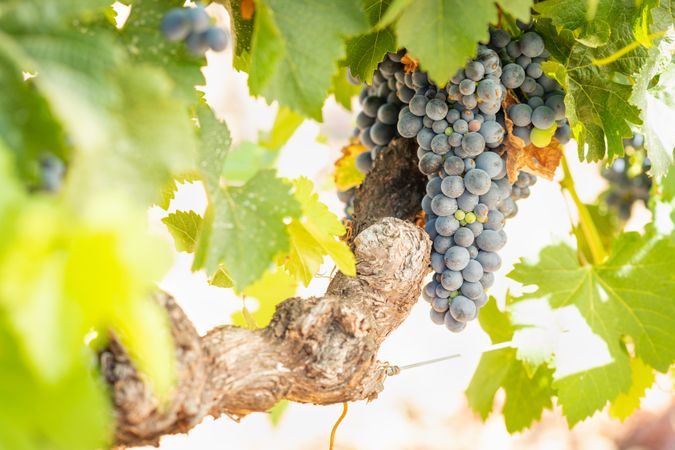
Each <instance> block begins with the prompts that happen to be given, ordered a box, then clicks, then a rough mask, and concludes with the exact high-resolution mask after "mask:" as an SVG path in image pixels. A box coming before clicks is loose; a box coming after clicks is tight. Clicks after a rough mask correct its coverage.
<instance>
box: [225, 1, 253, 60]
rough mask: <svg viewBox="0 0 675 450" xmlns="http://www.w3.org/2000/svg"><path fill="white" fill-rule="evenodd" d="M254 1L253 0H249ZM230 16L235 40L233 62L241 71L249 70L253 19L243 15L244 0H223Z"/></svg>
mask: <svg viewBox="0 0 675 450" xmlns="http://www.w3.org/2000/svg"><path fill="white" fill-rule="evenodd" d="M248 1H249V2H250V3H253V1H252V0H248ZM223 3H224V5H225V8H227V12H228V13H229V16H230V29H231V30H232V38H233V40H234V55H233V58H232V63H233V65H234V68H235V69H237V70H240V71H242V70H243V71H248V70H249V64H250V62H251V37H252V35H253V19H249V20H247V19H244V18H243V17H242V15H241V3H242V0H223Z"/></svg>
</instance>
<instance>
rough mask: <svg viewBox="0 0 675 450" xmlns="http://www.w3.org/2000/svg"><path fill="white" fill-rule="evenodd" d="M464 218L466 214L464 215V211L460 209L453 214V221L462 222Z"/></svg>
mask: <svg viewBox="0 0 675 450" xmlns="http://www.w3.org/2000/svg"><path fill="white" fill-rule="evenodd" d="M465 217H466V213H465V212H464V211H462V210H461V209H458V210H457V211H456V212H455V219H457V220H464V218H465Z"/></svg>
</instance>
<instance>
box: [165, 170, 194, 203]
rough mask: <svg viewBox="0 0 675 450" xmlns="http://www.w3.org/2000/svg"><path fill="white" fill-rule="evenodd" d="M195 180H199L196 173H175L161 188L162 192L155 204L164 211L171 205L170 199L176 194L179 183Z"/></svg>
mask: <svg viewBox="0 0 675 450" xmlns="http://www.w3.org/2000/svg"><path fill="white" fill-rule="evenodd" d="M195 181H199V175H198V174H197V173H184V174H181V175H177V176H176V177H174V178H173V179H172V180H170V181H169V182H168V183H166V184H165V185H164V187H163V188H162V193H161V195H160V197H159V200H158V201H157V206H159V207H160V208H162V209H163V210H165V211H166V210H168V209H169V206H170V205H171V201H172V200H173V199H174V197H175V195H176V191H177V190H178V185H179V184H180V183H192V182H195Z"/></svg>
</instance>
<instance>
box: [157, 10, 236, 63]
mask: <svg viewBox="0 0 675 450" xmlns="http://www.w3.org/2000/svg"><path fill="white" fill-rule="evenodd" d="M160 31H161V32H162V34H163V35H164V37H165V38H166V39H167V40H169V41H172V42H177V41H185V46H186V47H187V49H188V51H189V52H190V53H191V54H193V55H195V56H203V55H204V53H206V51H207V50H209V49H211V50H213V51H216V52H222V51H223V50H225V49H226V48H227V44H228V41H229V38H228V35H227V33H226V32H225V30H223V29H222V28H220V27H216V26H212V25H211V19H210V18H209V15H208V14H207V13H206V10H205V9H204V7H202V6H197V7H195V8H187V7H186V8H173V9H172V10H170V11H169V12H167V13H166V15H165V16H164V18H162V22H161V24H160Z"/></svg>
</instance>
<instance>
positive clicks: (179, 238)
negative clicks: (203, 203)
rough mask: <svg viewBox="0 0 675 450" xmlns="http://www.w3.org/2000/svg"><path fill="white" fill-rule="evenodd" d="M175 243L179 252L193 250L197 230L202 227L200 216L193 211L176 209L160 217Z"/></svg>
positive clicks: (197, 235)
mask: <svg viewBox="0 0 675 450" xmlns="http://www.w3.org/2000/svg"><path fill="white" fill-rule="evenodd" d="M162 222H164V224H165V225H166V226H167V228H168V229H169V232H170V233H171V236H173V239H174V241H175V243H176V250H178V251H179V252H188V253H192V252H194V251H195V246H196V245H197V239H199V231H200V230H201V227H202V222H203V219H202V216H200V215H199V214H197V213H196V212H194V211H176V212H175V213H171V214H169V215H168V216H166V217H165V218H163V219H162Z"/></svg>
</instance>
